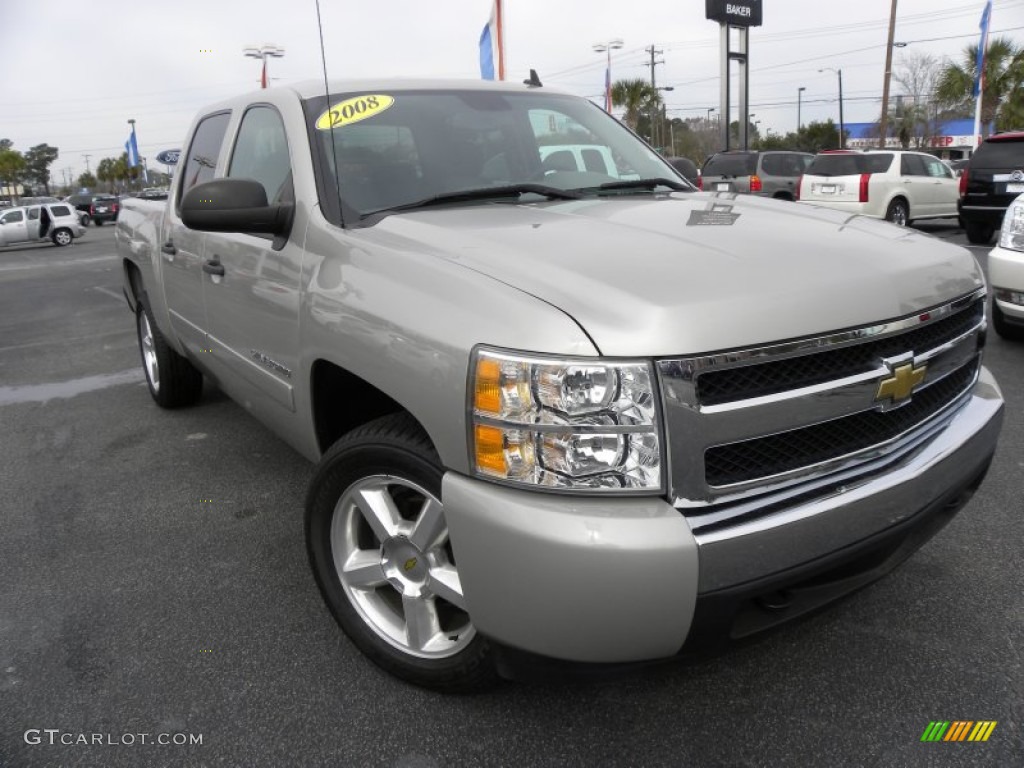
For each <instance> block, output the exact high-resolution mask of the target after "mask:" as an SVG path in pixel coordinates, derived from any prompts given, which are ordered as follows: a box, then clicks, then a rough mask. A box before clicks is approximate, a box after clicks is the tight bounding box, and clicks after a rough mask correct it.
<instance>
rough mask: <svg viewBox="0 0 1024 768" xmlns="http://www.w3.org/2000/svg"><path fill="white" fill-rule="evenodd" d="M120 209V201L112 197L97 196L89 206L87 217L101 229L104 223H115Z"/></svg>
mask: <svg viewBox="0 0 1024 768" xmlns="http://www.w3.org/2000/svg"><path fill="white" fill-rule="evenodd" d="M120 208H121V200H120V198H118V197H115V196H113V195H97V196H96V197H94V198H93V200H92V204H91V205H90V206H89V216H90V217H92V222H93V224H95V225H96V226H97V227H102V226H103V224H104V223H105V222H108V221H117V214H118V211H119V210H120Z"/></svg>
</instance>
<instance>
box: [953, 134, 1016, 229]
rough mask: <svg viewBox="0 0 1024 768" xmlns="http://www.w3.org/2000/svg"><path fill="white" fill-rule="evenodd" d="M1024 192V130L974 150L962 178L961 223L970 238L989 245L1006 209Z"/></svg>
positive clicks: (993, 138) (996, 137)
mask: <svg viewBox="0 0 1024 768" xmlns="http://www.w3.org/2000/svg"><path fill="white" fill-rule="evenodd" d="M1021 192H1024V131H1016V132H1013V133H997V134H996V135H994V136H989V137H988V138H987V139H985V140H984V141H983V142H982V143H981V146H980V147H978V148H977V149H976V150H974V154H973V155H971V161H970V163H968V165H967V169H966V170H965V171H964V173H963V175H962V176H961V177H960V200H959V203H958V209H959V211H960V223H961V224H963V227H964V229H965V230H966V231H967V239H968V240H970V241H971V242H972V243H976V244H977V245H987V244H988V242H989V241H990V240H991V239H992V235H993V233H994V232H995V231H996V228H997V227H998V226H999V225H1000V223H1001V222H1002V220H1003V214H1004V213H1005V212H1006V209H1007V206H1009V204H1010V201H1011V200H1013V199H1014V198H1015V197H1016V196H1017V195H1019V194H1020V193H1021Z"/></svg>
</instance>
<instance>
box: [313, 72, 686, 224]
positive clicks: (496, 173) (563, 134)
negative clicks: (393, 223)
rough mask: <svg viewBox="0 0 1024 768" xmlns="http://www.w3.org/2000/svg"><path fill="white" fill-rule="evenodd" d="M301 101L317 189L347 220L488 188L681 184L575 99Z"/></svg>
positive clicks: (389, 95) (479, 93)
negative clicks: (662, 181) (650, 182)
mask: <svg viewBox="0 0 1024 768" xmlns="http://www.w3.org/2000/svg"><path fill="white" fill-rule="evenodd" d="M304 107H305V112H306V116H307V120H308V122H309V129H310V135H311V136H312V140H313V143H314V157H315V158H316V162H317V164H318V168H317V170H318V173H319V175H320V177H321V190H322V192H323V194H325V195H327V196H335V197H337V201H336V202H339V203H340V205H341V207H342V209H343V210H344V211H345V212H346V215H345V220H346V223H349V214H351V213H354V214H356V215H357V216H359V217H365V216H367V215H369V214H373V213H375V212H378V211H384V210H390V209H395V208H401V207H406V208H407V207H409V206H411V205H414V204H415V203H416V202H417V201H422V200H430V199H436V198H438V197H439V196H449V195H452V193H461V192H467V191H472V192H474V194H473V195H468V196H465V197H466V199H465V200H463V201H462V202H463V203H465V204H471V203H473V202H479V201H480V200H483V199H486V197H487V196H486V194H477V193H479V192H480V191H481V190H486V189H487V188H489V187H494V188H495V189H496V190H502V189H504V190H507V189H508V188H509V187H513V186H517V185H520V186H521V185H533V186H535V187H541V186H543V187H547V188H552V189H555V190H571V191H586V190H594V191H595V194H596V193H597V191H598V188H599V187H600V186H601V185H602V184H608V183H610V182H620V181H641V180H644V179H669V180H671V181H673V182H678V183H679V184H683V185H685V183H686V182H685V180H683V178H682V177H681V176H679V174H678V173H677V172H676V171H675V170H674V169H673V168H672V166H670V165H669V164H668V163H667V162H665V161H664V159H662V158H661V157H660V156H659V155H658V154H657V153H656V152H654V151H653V150H652V149H650V148H649V147H647V146H646V145H645V144H643V143H642V142H640V141H638V140H637V139H636V137H635V136H633V135H632V134H631V133H630V132H629V131H628V130H626V129H625V128H624V127H623V126H622V125H620V124H619V123H618V122H617V121H615V120H613V119H612V118H610V117H609V116H608V115H607V114H605V113H604V112H603V111H602V110H601V109H599V108H598V107H596V106H594V105H593V104H591V103H590V102H588V101H586V100H584V99H580V98H577V97H574V96H566V95H560V94H551V93H543V92H538V91H529V92H523V93H517V92H507V93H506V92H501V91H497V90H495V91H489V90H437V91H434V90H431V91H426V90H415V91H387V92H384V91H381V92H376V93H352V94H349V93H341V94H335V95H332V96H331V97H330V99H329V100H328V99H326V98H324V97H320V98H313V99H309V100H307V101H306V102H305V104H304ZM629 188H630V189H632V191H633V193H636V192H638V191H639V192H645V191H646V190H647V189H649V188H650V185H647V187H644V186H642V185H640V186H637V187H629ZM619 189H621V188H619ZM527 191H528V190H527ZM605 192H607V190H605ZM454 197H455V196H453V202H454ZM496 197H497V198H498V199H501V200H504V201H506V202H507V201H516V200H518V199H520V198H518V197H510V196H509V195H507V194H500V195H496ZM547 197H548V198H549V199H550V197H551V196H550V195H548V196H547ZM526 199H529V198H526ZM332 202H335V201H332Z"/></svg>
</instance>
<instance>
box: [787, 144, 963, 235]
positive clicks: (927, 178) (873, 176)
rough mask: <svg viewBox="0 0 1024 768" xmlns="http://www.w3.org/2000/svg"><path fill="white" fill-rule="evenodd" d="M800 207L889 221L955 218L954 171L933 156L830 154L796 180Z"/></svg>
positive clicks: (822, 155)
mask: <svg viewBox="0 0 1024 768" xmlns="http://www.w3.org/2000/svg"><path fill="white" fill-rule="evenodd" d="M798 199H799V200H800V202H802V203H812V204H814V205H820V206H824V207H826V208H835V209H837V210H840V211H846V212H847V213H859V214H862V215H864V216H871V217H873V218H876V219H885V220H886V221H891V222H892V223H893V224H896V225H897V226H900V227H905V226H906V225H908V224H910V222H911V221H913V220H914V219H936V218H943V217H947V216H948V217H952V216H956V215H957V210H956V209H957V200H958V199H959V191H958V188H957V182H956V175H955V174H954V173H953V169H952V168H950V167H949V166H948V165H946V164H945V163H944V162H942V161H941V160H939V158H937V157H935V156H934V155H929V154H926V153H924V152H909V151H902V150H894V151H889V150H870V151H867V152H857V151H853V150H829V151H827V152H822V153H820V154H818V155H817V156H816V157H815V158H814V161H813V162H812V163H811V165H810V167H808V169H807V172H806V173H805V174H804V176H803V178H802V179H801V180H800V196H799V198H798Z"/></svg>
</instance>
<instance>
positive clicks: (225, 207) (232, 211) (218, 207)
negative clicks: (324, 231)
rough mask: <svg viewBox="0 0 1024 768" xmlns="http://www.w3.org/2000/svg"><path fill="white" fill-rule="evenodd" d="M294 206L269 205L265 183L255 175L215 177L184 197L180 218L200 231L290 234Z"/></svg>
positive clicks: (197, 185)
mask: <svg viewBox="0 0 1024 768" xmlns="http://www.w3.org/2000/svg"><path fill="white" fill-rule="evenodd" d="M294 208H295V206H293V205H292V204H291V203H279V204H277V205H269V204H268V203H267V193H266V191H265V190H264V189H263V185H262V184H260V183H259V182H258V181H254V180H252V179H214V180H213V181H207V182H204V183H202V184H196V185H195V186H194V187H192V189H190V190H189V191H188V192H186V193H185V196H184V197H183V198H182V199H181V220H182V222H184V224H185V226H186V227H188V228H189V229H198V230H200V231H201V232H248V233H249V234H254V235H278V236H281V235H285V236H286V235H287V234H288V231H289V230H290V228H291V225H292V213H293V211H294Z"/></svg>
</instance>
